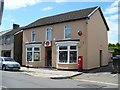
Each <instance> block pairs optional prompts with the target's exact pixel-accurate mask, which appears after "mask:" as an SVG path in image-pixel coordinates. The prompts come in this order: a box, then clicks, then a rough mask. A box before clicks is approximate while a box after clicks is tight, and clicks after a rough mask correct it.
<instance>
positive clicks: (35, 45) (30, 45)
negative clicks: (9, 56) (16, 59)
mask: <svg viewBox="0 0 120 90" xmlns="http://www.w3.org/2000/svg"><path fill="white" fill-rule="evenodd" d="M29 47H31V48H32V61H29V62H41V44H28V45H26V62H28V61H27V52H28V51H27V48H29ZM38 47H39V52H40V60H39V61H34V52H36V51H34V48H38ZM37 52H38V51H37Z"/></svg>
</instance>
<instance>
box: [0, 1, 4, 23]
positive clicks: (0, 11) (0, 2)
mask: <svg viewBox="0 0 120 90" xmlns="http://www.w3.org/2000/svg"><path fill="white" fill-rule="evenodd" d="M3 7H4V0H0V25H1V20H2V15H3Z"/></svg>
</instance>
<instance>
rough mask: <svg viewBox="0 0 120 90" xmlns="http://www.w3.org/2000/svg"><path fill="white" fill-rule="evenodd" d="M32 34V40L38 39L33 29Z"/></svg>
mask: <svg viewBox="0 0 120 90" xmlns="http://www.w3.org/2000/svg"><path fill="white" fill-rule="evenodd" d="M31 35H32V37H31V38H32V42H34V41H36V32H35V31H32V33H31Z"/></svg>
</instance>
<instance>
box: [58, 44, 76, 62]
mask: <svg viewBox="0 0 120 90" xmlns="http://www.w3.org/2000/svg"><path fill="white" fill-rule="evenodd" d="M77 53H78V50H77V46H58V52H57V54H58V62H59V63H77V57H78V54H77Z"/></svg>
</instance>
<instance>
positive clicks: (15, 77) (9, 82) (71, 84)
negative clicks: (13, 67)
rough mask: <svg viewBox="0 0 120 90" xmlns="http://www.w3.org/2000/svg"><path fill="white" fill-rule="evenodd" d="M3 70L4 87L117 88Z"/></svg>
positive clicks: (99, 89)
mask: <svg viewBox="0 0 120 90" xmlns="http://www.w3.org/2000/svg"><path fill="white" fill-rule="evenodd" d="M1 72H2V80H0V81H2V87H3V88H20V90H23V89H21V88H71V89H72V88H73V90H74V88H88V90H93V89H90V88H98V89H97V90H101V88H112V89H111V90H117V89H116V88H115V87H114V86H110V85H104V84H99V83H91V82H85V81H77V80H72V79H57V80H56V79H49V78H41V77H34V76H30V75H27V74H24V73H21V72H14V71H1V70H0V73H1ZM114 88H115V89H114ZM5 90H7V89H5ZM8 90H9V89H8ZM11 90H14V89H11ZM16 90H18V89H16ZM24 90H26V89H24ZM29 90H30V89H29ZM31 90H32V89H31ZM55 90H56V89H55ZM62 90H63V89H62ZM79 90H80V89H79ZM95 90H96V89H95ZM102 90H103V89H102ZM109 90H110V89H109Z"/></svg>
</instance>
